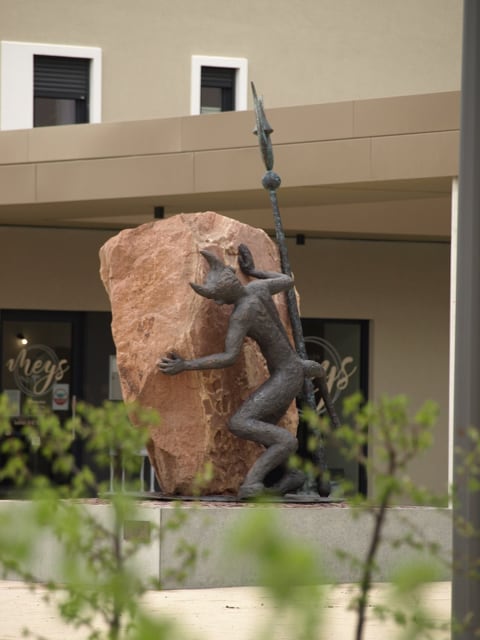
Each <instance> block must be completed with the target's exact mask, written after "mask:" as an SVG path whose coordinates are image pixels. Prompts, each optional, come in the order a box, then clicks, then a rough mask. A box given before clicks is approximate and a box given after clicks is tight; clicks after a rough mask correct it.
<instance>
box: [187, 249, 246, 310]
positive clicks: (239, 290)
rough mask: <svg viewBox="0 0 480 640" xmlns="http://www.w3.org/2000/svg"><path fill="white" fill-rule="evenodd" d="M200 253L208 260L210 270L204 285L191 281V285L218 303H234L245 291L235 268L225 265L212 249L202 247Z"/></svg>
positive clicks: (205, 296) (199, 292) (200, 293)
mask: <svg viewBox="0 0 480 640" xmlns="http://www.w3.org/2000/svg"><path fill="white" fill-rule="evenodd" d="M200 253H201V254H202V256H203V257H204V258H205V260H206V261H207V262H208V265H209V267H210V270H209V272H208V274H207V277H206V279H205V282H204V284H203V285H201V284H195V283H194V282H191V283H190V286H191V287H192V289H193V290H194V291H195V292H196V293H198V294H199V295H201V296H203V297H204V298H210V299H211V300H214V301H215V302H216V303H217V304H233V303H234V302H235V301H236V300H238V298H240V297H241V295H242V294H243V292H244V287H243V285H242V283H241V282H240V280H239V279H238V278H237V276H236V275H235V270H234V269H233V268H232V267H229V266H227V265H225V264H224V263H223V262H222V261H221V260H220V259H219V258H217V256H216V255H214V254H213V253H210V251H207V250H205V249H202V250H201V251H200Z"/></svg>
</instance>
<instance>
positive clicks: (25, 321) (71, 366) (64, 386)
mask: <svg viewBox="0 0 480 640" xmlns="http://www.w3.org/2000/svg"><path fill="white" fill-rule="evenodd" d="M77 321H78V318H77V316H76V314H64V313H61V314H57V313H53V312H52V313H48V312H44V313H42V312H22V311H18V312H14V311H8V312H3V313H2V374H1V385H2V390H3V392H4V393H6V394H7V396H8V397H9V399H10V402H11V404H12V407H13V414H14V417H17V418H19V419H20V418H21V416H22V415H23V412H24V407H25V403H26V402H27V400H28V401H29V402H33V403H35V404H38V405H39V406H41V407H45V408H46V409H49V410H51V411H53V412H54V413H56V414H57V415H58V416H59V418H60V419H61V420H63V419H65V418H66V417H67V416H69V415H71V413H72V401H73V402H74V398H75V396H76V393H77V389H76V386H75V385H76V384H78V375H76V368H77V367H78V362H77V359H76V353H75V351H76V350H77V349H78V345H77V343H76V341H75V338H76V336H75V334H76V333H77Z"/></svg>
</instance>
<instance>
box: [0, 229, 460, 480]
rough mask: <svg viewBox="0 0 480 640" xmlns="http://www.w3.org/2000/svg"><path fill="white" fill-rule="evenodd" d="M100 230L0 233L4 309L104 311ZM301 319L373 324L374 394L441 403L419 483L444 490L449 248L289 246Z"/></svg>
mask: <svg viewBox="0 0 480 640" xmlns="http://www.w3.org/2000/svg"><path fill="white" fill-rule="evenodd" d="M110 235H111V232H103V231H79V230H61V229H29V228H23V229H22V228H6V227H4V228H1V229H0V255H2V269H1V271H0V292H1V294H0V307H1V308H3V309H6V308H18V309H24V308H26V309H64V310H108V309H109V304H108V299H107V297H106V295H105V292H104V290H103V287H102V285H101V283H100V280H99V277H98V249H99V247H100V246H101V244H103V242H105V241H106V239H107V238H108V237H109V236H110ZM288 244H289V252H290V260H291V263H292V267H293V270H294V272H295V278H296V283H297V288H298V290H299V292H300V294H301V298H302V314H303V315H304V316H306V317H320V318H359V319H367V320H370V321H371V344H370V396H371V398H378V397H379V396H380V395H381V394H382V393H388V394H398V393H405V394H407V395H408V396H409V397H410V399H411V404H412V408H418V406H419V405H420V404H421V403H422V402H423V401H424V400H426V399H427V398H431V399H433V400H435V401H436V402H438V403H439V404H440V409H441V415H440V421H439V425H438V430H437V437H436V441H435V445H434V448H433V450H432V451H431V452H430V453H429V454H428V455H426V456H425V458H424V459H423V460H419V461H417V462H416V463H415V466H414V473H415V478H416V480H417V481H418V482H421V483H425V484H427V486H429V487H430V488H436V489H437V490H438V491H445V490H446V487H447V458H448V337H449V336H448V332H449V328H448V327H449V253H450V247H449V244H448V243H423V242H413V243H412V242H398V241H397V242H385V241H381V242H372V241H363V240H356V241H354V240H334V239H324V240H318V239H317V240H315V239H311V238H307V242H306V244H305V245H304V246H298V245H296V244H295V242H294V240H289V241H288Z"/></svg>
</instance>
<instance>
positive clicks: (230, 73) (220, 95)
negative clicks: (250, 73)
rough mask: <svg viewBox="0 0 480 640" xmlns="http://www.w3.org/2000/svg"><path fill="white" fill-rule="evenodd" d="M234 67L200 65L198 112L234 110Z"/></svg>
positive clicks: (235, 71)
mask: <svg viewBox="0 0 480 640" xmlns="http://www.w3.org/2000/svg"><path fill="white" fill-rule="evenodd" d="M236 73H237V70H236V69H230V68H224V67H202V78H201V93H200V113H217V112H219V111H234V110H235V75H236Z"/></svg>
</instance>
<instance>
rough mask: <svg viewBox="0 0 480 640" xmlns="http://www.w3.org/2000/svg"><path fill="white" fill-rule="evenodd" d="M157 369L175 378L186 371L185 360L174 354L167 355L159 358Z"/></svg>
mask: <svg viewBox="0 0 480 640" xmlns="http://www.w3.org/2000/svg"><path fill="white" fill-rule="evenodd" d="M157 367H158V368H159V369H160V371H161V372H162V373H165V374H167V376H175V375H176V374H177V373H181V372H182V371H185V369H186V366H185V360H184V359H183V358H181V357H180V356H179V355H178V354H176V353H174V352H172V353H168V354H167V355H166V356H165V357H164V358H160V360H159V361H158V362H157Z"/></svg>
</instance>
